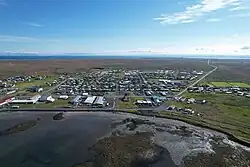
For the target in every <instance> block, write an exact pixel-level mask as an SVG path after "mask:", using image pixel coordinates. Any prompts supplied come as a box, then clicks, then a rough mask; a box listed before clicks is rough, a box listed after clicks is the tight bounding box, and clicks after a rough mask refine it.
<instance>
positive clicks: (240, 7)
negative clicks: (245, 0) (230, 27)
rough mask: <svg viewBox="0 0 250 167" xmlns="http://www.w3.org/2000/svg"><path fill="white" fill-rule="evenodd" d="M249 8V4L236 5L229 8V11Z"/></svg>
mask: <svg viewBox="0 0 250 167" xmlns="http://www.w3.org/2000/svg"><path fill="white" fill-rule="evenodd" d="M246 9H249V6H236V7H234V8H231V9H229V10H230V11H239V10H246Z"/></svg>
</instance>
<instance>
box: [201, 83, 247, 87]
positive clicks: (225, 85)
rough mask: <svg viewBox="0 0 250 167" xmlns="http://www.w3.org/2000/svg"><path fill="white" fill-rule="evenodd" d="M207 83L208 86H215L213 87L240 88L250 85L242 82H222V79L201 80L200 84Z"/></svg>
mask: <svg viewBox="0 0 250 167" xmlns="http://www.w3.org/2000/svg"><path fill="white" fill-rule="evenodd" d="M204 84H205V85H209V86H215V87H232V86H234V87H240V88H250V85H249V84H247V83H244V82H222V81H216V82H207V81H205V82H202V83H201V85H204Z"/></svg>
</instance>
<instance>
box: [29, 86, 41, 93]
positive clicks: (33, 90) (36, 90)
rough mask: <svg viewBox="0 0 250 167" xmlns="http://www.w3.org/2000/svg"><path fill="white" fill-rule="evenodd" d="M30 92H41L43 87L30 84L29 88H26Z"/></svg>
mask: <svg viewBox="0 0 250 167" xmlns="http://www.w3.org/2000/svg"><path fill="white" fill-rule="evenodd" d="M28 90H29V91H30V92H38V93H39V92H42V91H43V88H41V87H40V86H32V87H31V88H29V89H28Z"/></svg>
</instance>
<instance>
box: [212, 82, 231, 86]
mask: <svg viewBox="0 0 250 167" xmlns="http://www.w3.org/2000/svg"><path fill="white" fill-rule="evenodd" d="M209 83H210V84H212V85H213V86H215V87H230V86H231V85H230V84H229V83H227V82H209Z"/></svg>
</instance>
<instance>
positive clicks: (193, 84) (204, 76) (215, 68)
mask: <svg viewBox="0 0 250 167" xmlns="http://www.w3.org/2000/svg"><path fill="white" fill-rule="evenodd" d="M210 66H211V67H213V68H214V69H212V70H211V71H209V72H208V73H206V74H205V75H203V76H202V77H201V78H200V79H198V80H197V81H195V82H194V83H192V84H191V85H189V86H188V87H186V88H185V89H184V90H183V91H181V92H180V93H178V94H177V95H175V97H178V96H181V95H182V94H183V93H185V92H186V91H187V90H188V88H191V87H193V86H195V85H196V84H197V83H199V82H200V81H202V80H203V79H204V78H206V77H207V76H208V75H210V74H211V73H213V72H214V71H216V70H217V68H218V67H216V66H213V65H210Z"/></svg>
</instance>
